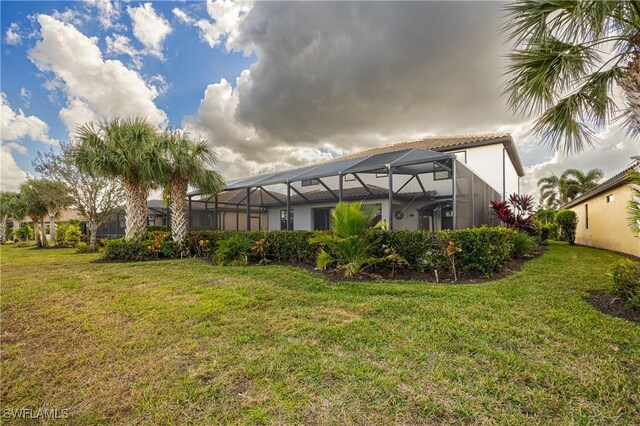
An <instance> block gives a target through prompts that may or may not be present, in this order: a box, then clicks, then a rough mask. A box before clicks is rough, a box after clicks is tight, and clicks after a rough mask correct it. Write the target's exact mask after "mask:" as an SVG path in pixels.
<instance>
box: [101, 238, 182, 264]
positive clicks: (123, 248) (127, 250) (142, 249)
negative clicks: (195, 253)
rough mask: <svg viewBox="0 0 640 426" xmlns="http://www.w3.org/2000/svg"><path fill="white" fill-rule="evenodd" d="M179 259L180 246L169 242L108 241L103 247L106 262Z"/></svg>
mask: <svg viewBox="0 0 640 426" xmlns="http://www.w3.org/2000/svg"><path fill="white" fill-rule="evenodd" d="M176 257H180V246H179V245H178V244H177V243H175V242H173V241H171V240H169V239H163V240H161V241H159V240H144V241H126V240H124V239H118V240H110V241H108V242H107V243H106V244H105V246H104V251H103V252H102V258H103V259H106V260H128V261H130V260H152V259H171V258H176Z"/></svg>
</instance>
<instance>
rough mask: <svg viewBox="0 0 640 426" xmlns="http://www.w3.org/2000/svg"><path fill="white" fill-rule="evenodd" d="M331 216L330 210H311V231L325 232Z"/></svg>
mask: <svg viewBox="0 0 640 426" xmlns="http://www.w3.org/2000/svg"><path fill="white" fill-rule="evenodd" d="M330 214H331V209H330V208H323V209H313V230H314V231H326V230H328V229H329V225H330V223H331V222H330V220H329V216H330Z"/></svg>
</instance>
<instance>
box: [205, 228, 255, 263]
mask: <svg viewBox="0 0 640 426" xmlns="http://www.w3.org/2000/svg"><path fill="white" fill-rule="evenodd" d="M253 245H254V243H253V242H252V241H251V240H250V239H249V238H248V237H247V236H246V235H243V234H236V235H234V236H232V237H231V238H229V239H228V240H222V241H218V243H217V244H216V251H215V252H214V254H213V259H214V260H215V262H216V263H217V264H218V265H228V266H240V265H246V264H247V262H248V260H249V255H250V254H251V248H252V247H253Z"/></svg>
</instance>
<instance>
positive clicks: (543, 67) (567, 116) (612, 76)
mask: <svg viewBox="0 0 640 426" xmlns="http://www.w3.org/2000/svg"><path fill="white" fill-rule="evenodd" d="M506 10H507V12H508V21H507V22H506V24H505V30H506V31H507V32H508V36H509V39H510V40H513V41H514V52H513V53H512V54H510V55H509V60H510V64H509V66H508V68H507V74H508V76H509V79H508V81H507V83H506V87H505V93H506V94H507V95H508V100H509V103H510V105H511V107H512V109H514V110H515V111H517V112H521V113H524V114H526V115H530V114H533V113H535V114H536V115H538V114H540V115H539V118H538V119H537V121H536V123H535V125H534V131H535V132H536V133H537V134H538V135H540V136H541V137H542V139H543V141H544V142H545V143H547V144H549V145H550V146H552V147H553V148H554V149H557V150H558V149H561V148H562V149H563V150H564V151H565V152H567V153H568V152H575V151H580V150H582V149H583V148H584V147H585V144H591V143H592V141H593V138H594V135H595V132H594V130H595V129H598V128H602V127H604V126H605V125H607V124H608V123H610V122H612V120H614V119H617V118H620V117H625V118H626V126H627V130H628V131H629V132H630V133H632V134H634V135H638V134H639V133H640V3H639V2H637V1H599V0H576V1H557V0H517V1H515V2H513V3H511V4H510V5H509V6H507V8H506ZM616 88H621V89H622V91H623V92H624V94H625V100H626V105H625V106H624V107H623V108H619V107H618V106H617V105H616V103H615V101H614V92H615V91H616Z"/></svg>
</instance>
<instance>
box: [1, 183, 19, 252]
mask: <svg viewBox="0 0 640 426" xmlns="http://www.w3.org/2000/svg"><path fill="white" fill-rule="evenodd" d="M16 197H17V194H16V193H15V192H0V244H4V242H5V239H6V237H7V219H9V218H10V217H11V205H12V204H13V202H14V199H15V198H16Z"/></svg>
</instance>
